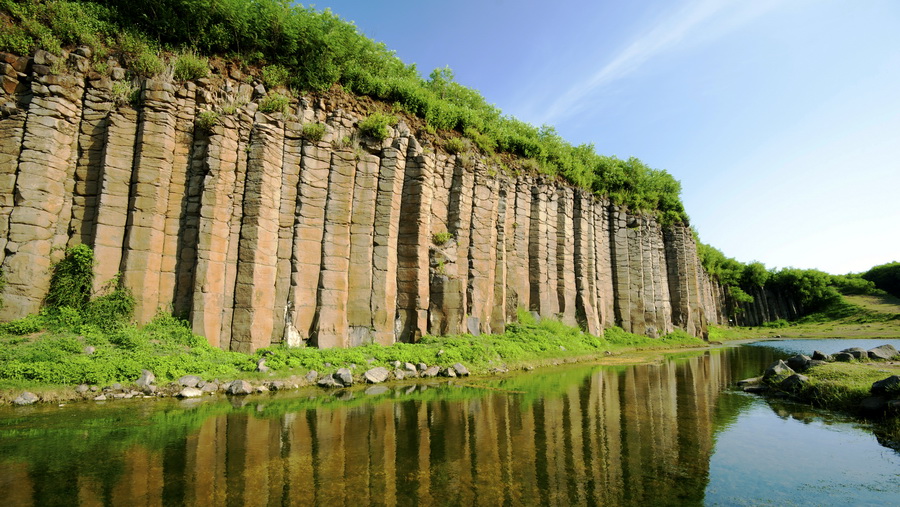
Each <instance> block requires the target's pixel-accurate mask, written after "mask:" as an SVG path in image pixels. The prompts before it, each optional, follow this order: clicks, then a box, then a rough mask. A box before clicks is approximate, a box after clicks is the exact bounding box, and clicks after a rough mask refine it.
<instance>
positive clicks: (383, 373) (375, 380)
mask: <svg viewBox="0 0 900 507" xmlns="http://www.w3.org/2000/svg"><path fill="white" fill-rule="evenodd" d="M389 375H390V372H389V371H388V369H387V368H384V367H383V366H379V367H377V368H372V369H371V370H369V371H367V372H366V373H365V374H364V375H363V376H364V377H365V378H366V382H368V383H370V384H380V383H382V382H384V381H385V380H387V379H388V376H389Z"/></svg>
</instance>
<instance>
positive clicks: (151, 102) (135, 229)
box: [122, 79, 177, 323]
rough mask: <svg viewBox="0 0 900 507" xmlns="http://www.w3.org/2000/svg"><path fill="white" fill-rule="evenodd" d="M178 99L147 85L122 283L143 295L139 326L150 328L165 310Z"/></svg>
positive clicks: (154, 83) (158, 85) (165, 88)
mask: <svg viewBox="0 0 900 507" xmlns="http://www.w3.org/2000/svg"><path fill="white" fill-rule="evenodd" d="M174 99H175V88H174V86H173V85H172V84H171V83H168V82H166V81H162V80H155V79H149V80H147V81H146V82H145V83H144V92H143V103H142V108H141V115H140V120H139V124H138V133H137V139H136V148H135V160H134V170H133V172H132V177H131V195H130V198H129V216H128V230H127V232H126V235H125V251H124V253H123V256H122V281H123V283H124V285H125V287H127V288H128V289H130V290H131V291H132V292H133V293H140V294H141V297H140V298H138V299H137V300H136V302H135V310H134V318H135V320H137V321H138V322H140V323H144V322H149V321H150V320H151V319H152V318H153V316H154V315H156V313H157V311H159V310H160V309H161V308H160V302H159V284H160V270H161V267H162V254H163V244H164V237H165V227H166V210H167V209H168V205H169V185H170V183H171V179H172V167H173V163H174V158H175V124H176V120H177V117H176V114H175V113H176V108H175V100H174Z"/></svg>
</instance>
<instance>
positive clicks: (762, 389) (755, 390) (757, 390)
mask: <svg viewBox="0 0 900 507" xmlns="http://www.w3.org/2000/svg"><path fill="white" fill-rule="evenodd" d="M742 390H743V391H744V392H745V393H750V394H762V393H767V392H769V388H768V387H767V386H744V388H743V389H742Z"/></svg>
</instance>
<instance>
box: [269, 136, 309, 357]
mask: <svg viewBox="0 0 900 507" xmlns="http://www.w3.org/2000/svg"><path fill="white" fill-rule="evenodd" d="M302 128H303V127H302V126H301V124H300V123H298V122H294V121H286V122H285V126H284V153H283V155H282V164H283V165H282V167H281V199H280V201H279V204H278V254H277V257H278V261H277V264H276V275H275V313H274V319H275V320H274V322H273V323H272V326H273V328H272V341H273V342H282V341H284V342H288V343H290V345H291V346H296V345H299V343H296V342H295V341H292V339H289V338H291V337H292V335H291V334H290V333H289V332H287V333H286V332H285V330H286V329H287V325H286V324H287V322H288V321H289V320H290V317H289V315H288V295H289V293H290V289H291V255H292V254H293V251H294V217H295V216H297V188H298V185H299V183H300V160H301V158H302V156H303V153H302V150H303V139H302V135H301V134H302Z"/></svg>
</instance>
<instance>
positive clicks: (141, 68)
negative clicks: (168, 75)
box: [130, 51, 165, 77]
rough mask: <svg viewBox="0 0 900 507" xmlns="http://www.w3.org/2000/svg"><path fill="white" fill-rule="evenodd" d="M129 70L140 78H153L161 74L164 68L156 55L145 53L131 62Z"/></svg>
mask: <svg viewBox="0 0 900 507" xmlns="http://www.w3.org/2000/svg"><path fill="white" fill-rule="evenodd" d="M130 67H131V70H132V71H134V73H135V74H137V75H139V76H142V77H153V76H155V75H157V74H161V73H162V71H163V69H164V68H165V66H164V65H163V62H162V59H160V57H159V55H157V54H156V53H153V52H150V51H146V52H143V53H141V54H140V55H138V56H137V58H135V59H134V60H133V61H132V62H131V65H130Z"/></svg>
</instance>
